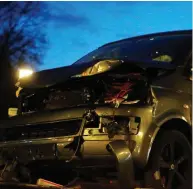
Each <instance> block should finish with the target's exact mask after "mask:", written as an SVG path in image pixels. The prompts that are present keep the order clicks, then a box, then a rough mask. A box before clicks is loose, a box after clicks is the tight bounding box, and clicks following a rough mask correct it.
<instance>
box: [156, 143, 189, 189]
mask: <svg viewBox="0 0 193 189" xmlns="http://www.w3.org/2000/svg"><path fill="white" fill-rule="evenodd" d="M185 149H187V147H186V146H184V145H183V144H182V143H179V142H176V141H171V142H170V143H169V144H166V145H165V146H164V147H163V149H162V151H161V155H160V157H159V172H160V178H161V185H162V187H163V188H167V189H174V188H175V189H177V188H181V187H183V188H184V187H185V186H186V187H187V186H190V185H191V182H190V180H189V176H190V174H191V168H190V166H191V164H190V162H191V157H190V155H189V152H188V151H187V150H185Z"/></svg>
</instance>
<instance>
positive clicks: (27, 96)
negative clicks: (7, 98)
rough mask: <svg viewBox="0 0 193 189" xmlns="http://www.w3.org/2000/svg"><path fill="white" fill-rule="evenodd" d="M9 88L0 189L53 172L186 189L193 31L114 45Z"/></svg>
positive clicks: (0, 133)
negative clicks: (13, 98) (11, 98)
mask: <svg viewBox="0 0 193 189" xmlns="http://www.w3.org/2000/svg"><path fill="white" fill-rule="evenodd" d="M17 86H18V93H17V94H18V101H19V106H18V112H17V116H14V117H11V118H10V119H9V120H6V121H3V122H1V125H0V126H1V127H0V173H1V174H0V177H1V180H3V181H15V182H27V183H33V181H34V178H36V177H38V176H37V175H38V174H39V172H40V171H39V170H40V169H41V170H44V171H42V174H43V173H45V172H46V173H49V172H50V173H52V174H53V169H54V168H56V167H57V170H68V174H63V178H64V179H67V178H68V176H69V175H70V172H74V173H76V174H75V176H74V177H76V175H77V174H78V175H79V177H81V178H82V179H87V180H92V181H93V180H94V181H95V182H96V180H97V178H99V177H100V178H101V177H103V178H106V179H107V178H110V179H112V177H113V178H114V179H117V180H118V181H119V185H120V188H121V189H126V188H127V189H128V188H134V187H136V186H140V187H149V188H151V187H152V188H167V189H177V188H178V187H179V188H186V189H188V188H191V185H192V184H191V183H192V170H191V169H192V146H191V139H192V131H191V130H192V128H191V125H192V113H191V109H192V31H174V32H164V33H157V34H150V35H144V36H139V37H133V38H129V39H124V40H120V41H116V42H112V43H109V44H106V45H103V46H101V47H100V48H98V49H96V50H94V51H93V52H91V53H89V54H87V55H86V56H84V57H83V58H81V59H79V60H78V61H76V62H75V63H74V64H72V65H70V66H66V67H61V68H56V69H51V70H45V71H40V72H37V73H34V74H32V75H31V76H30V77H26V78H22V79H20V80H19V81H18V83H17ZM45 167H46V171H45V169H44V168H45ZM53 167H54V168H53ZM91 172H92V174H91ZM111 173H115V176H112V175H113V174H111ZM41 176H42V175H41ZM69 180H70V178H69Z"/></svg>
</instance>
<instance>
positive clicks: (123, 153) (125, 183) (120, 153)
mask: <svg viewBox="0 0 193 189" xmlns="http://www.w3.org/2000/svg"><path fill="white" fill-rule="evenodd" d="M108 148H109V150H110V151H111V152H112V153H113V155H114V156H115V157H116V160H117V170H118V179H119V185H120V189H133V188H134V187H135V186H134V185H135V182H134V168H133V160H132V156H131V152H130V150H129V148H128V146H127V144H126V143H125V141H122V140H116V141H112V142H110V143H109V145H108Z"/></svg>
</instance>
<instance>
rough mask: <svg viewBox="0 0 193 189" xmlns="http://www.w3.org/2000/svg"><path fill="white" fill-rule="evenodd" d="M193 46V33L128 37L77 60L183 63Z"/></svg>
mask: <svg viewBox="0 0 193 189" xmlns="http://www.w3.org/2000/svg"><path fill="white" fill-rule="evenodd" d="M191 47H192V36H191V35H173V36H172V35H171V36H169V35H168V36H155V37H151V38H142V39H128V40H125V41H122V42H117V43H113V44H109V45H106V46H103V47H100V48H98V49H97V50H94V51H93V52H91V53H89V54H88V55H86V56H84V57H83V58H81V59H79V60H78V61H76V62H75V64H82V63H84V62H90V61H92V60H94V59H123V58H124V59H125V58H128V59H130V60H157V61H164V62H175V63H176V64H183V62H184V58H185V57H186V56H187V52H189V51H190V49H191Z"/></svg>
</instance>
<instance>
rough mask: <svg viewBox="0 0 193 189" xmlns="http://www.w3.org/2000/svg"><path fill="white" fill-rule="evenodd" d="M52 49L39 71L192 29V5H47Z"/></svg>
mask: <svg viewBox="0 0 193 189" xmlns="http://www.w3.org/2000/svg"><path fill="white" fill-rule="evenodd" d="M46 4H47V6H48V10H49V15H48V16H47V18H46V19H47V21H46V28H45V32H46V35H47V38H48V41H49V45H48V50H47V51H46V54H45V57H44V59H43V64H42V65H41V66H39V70H42V69H50V68H55V67H61V66H66V65H69V64H72V63H73V62H74V61H76V60H77V59H79V58H81V57H82V56H83V55H85V54H87V53H88V52H90V51H92V50H94V49H95V48H97V47H99V46H101V45H103V44H105V43H108V42H111V41H115V40H119V39H123V38H127V37H132V36H136V35H141V34H147V33H154V32H161V31H171V30H179V29H180V30H182V29H191V28H192V2H169V1H168V2H156V1H155V2H148V1H147V2H144V1H143V2H139V1H138V2H137V1H136V2H135V1H130V2H129V1H127V2H121V1H119V2H105V1H103V2H99V1H98V2H73V1H72V2H69V1H67V2H46Z"/></svg>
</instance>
